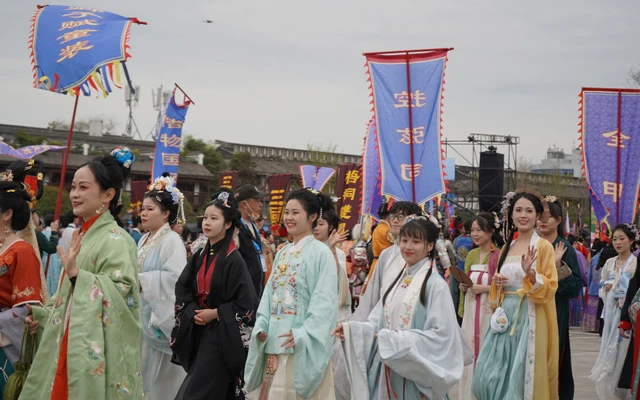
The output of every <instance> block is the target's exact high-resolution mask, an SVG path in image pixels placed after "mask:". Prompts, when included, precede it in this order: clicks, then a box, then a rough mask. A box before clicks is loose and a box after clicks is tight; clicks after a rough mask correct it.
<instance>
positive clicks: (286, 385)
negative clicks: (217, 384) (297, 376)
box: [246, 354, 336, 400]
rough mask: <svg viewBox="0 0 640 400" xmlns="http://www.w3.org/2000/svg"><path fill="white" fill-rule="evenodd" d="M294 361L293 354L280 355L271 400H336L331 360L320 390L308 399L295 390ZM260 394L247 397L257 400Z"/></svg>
mask: <svg viewBox="0 0 640 400" xmlns="http://www.w3.org/2000/svg"><path fill="white" fill-rule="evenodd" d="M293 360H294V355H293V354H278V369H277V370H276V373H275V374H274V375H273V382H272V383H271V389H270V390H269V397H268V399H269V400H335V398H336V394H335V388H334V385H333V373H332V369H333V368H332V367H331V360H329V364H328V365H327V369H325V371H324V376H323V377H322V382H320V386H319V387H318V390H316V392H315V393H314V394H313V395H312V396H311V397H308V398H306V399H304V398H302V397H300V396H298V394H297V393H296V391H295V389H294V388H293V382H294V371H295V367H294V365H293V364H294V361H293ZM259 394H260V389H258V390H255V391H253V392H251V393H248V394H247V396H246V397H247V399H249V400H257V399H258V395H259Z"/></svg>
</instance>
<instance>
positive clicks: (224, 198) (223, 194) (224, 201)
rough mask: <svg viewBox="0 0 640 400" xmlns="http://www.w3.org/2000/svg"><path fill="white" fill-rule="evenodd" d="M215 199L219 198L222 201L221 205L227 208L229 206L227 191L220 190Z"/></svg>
mask: <svg viewBox="0 0 640 400" xmlns="http://www.w3.org/2000/svg"><path fill="white" fill-rule="evenodd" d="M216 200H220V201H221V202H222V205H223V206H225V207H227V208H231V206H230V205H229V202H228V201H229V192H220V194H219V195H218V197H216Z"/></svg>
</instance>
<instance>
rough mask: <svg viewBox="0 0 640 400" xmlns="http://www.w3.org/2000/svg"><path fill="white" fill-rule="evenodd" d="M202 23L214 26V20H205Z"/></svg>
mask: <svg viewBox="0 0 640 400" xmlns="http://www.w3.org/2000/svg"><path fill="white" fill-rule="evenodd" d="M202 22H204V23H205V24H213V21H212V20H210V19H205V20H204V21H202Z"/></svg>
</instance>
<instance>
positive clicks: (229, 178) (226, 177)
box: [218, 171, 239, 191]
mask: <svg viewBox="0 0 640 400" xmlns="http://www.w3.org/2000/svg"><path fill="white" fill-rule="evenodd" d="M238 175H239V173H238V171H222V172H220V180H219V182H218V187H220V188H227V189H229V190H232V191H235V190H236V185H237V184H238Z"/></svg>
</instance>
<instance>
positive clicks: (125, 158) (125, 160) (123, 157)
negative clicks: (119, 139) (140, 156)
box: [111, 146, 136, 169]
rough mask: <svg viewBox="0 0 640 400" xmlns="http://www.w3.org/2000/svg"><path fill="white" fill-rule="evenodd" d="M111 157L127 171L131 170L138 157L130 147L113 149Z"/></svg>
mask: <svg viewBox="0 0 640 400" xmlns="http://www.w3.org/2000/svg"><path fill="white" fill-rule="evenodd" d="M111 155H112V156H113V157H114V158H115V159H116V160H118V162H119V163H120V164H121V165H122V166H123V167H124V168H126V169H131V165H132V164H133V163H134V162H135V161H136V156H134V155H133V153H132V152H131V150H129V148H128V147H120V146H118V147H116V148H115V149H113V151H112V152H111Z"/></svg>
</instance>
